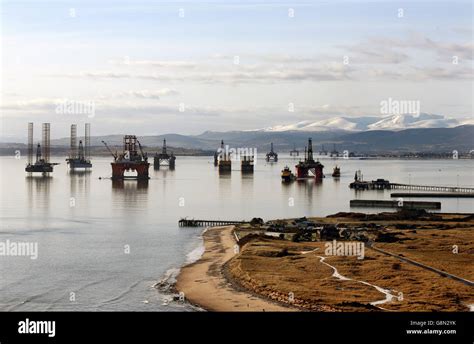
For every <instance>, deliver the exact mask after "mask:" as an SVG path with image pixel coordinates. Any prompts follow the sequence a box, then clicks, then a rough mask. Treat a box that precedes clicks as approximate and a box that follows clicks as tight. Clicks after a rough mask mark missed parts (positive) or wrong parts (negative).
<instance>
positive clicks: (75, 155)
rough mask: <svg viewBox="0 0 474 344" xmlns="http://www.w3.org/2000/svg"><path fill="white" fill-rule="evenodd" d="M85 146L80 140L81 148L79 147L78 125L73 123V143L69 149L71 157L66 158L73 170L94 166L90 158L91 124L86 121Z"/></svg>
mask: <svg viewBox="0 0 474 344" xmlns="http://www.w3.org/2000/svg"><path fill="white" fill-rule="evenodd" d="M84 141H85V146H84V145H83V144H82V140H79V148H78V147H77V125H76V124H71V143H70V149H69V158H68V159H66V161H67V163H68V165H69V168H70V169H71V170H76V169H86V170H87V169H88V168H91V167H92V163H91V161H90V158H89V151H90V148H89V146H90V124H89V123H86V125H85V131H84Z"/></svg>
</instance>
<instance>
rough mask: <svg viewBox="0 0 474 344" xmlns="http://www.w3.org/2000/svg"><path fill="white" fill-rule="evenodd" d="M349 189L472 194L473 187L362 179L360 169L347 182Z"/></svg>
mask: <svg viewBox="0 0 474 344" xmlns="http://www.w3.org/2000/svg"><path fill="white" fill-rule="evenodd" d="M349 187H350V188H351V189H355V190H397V189H398V190H418V191H435V192H445V193H465V194H468V193H469V194H474V188H469V187H464V186H440V185H416V184H402V183H392V182H390V181H389V180H387V179H382V178H379V179H377V180H372V181H365V180H363V179H362V174H361V172H360V171H357V172H356V175H355V177H354V181H353V182H352V183H350V184H349Z"/></svg>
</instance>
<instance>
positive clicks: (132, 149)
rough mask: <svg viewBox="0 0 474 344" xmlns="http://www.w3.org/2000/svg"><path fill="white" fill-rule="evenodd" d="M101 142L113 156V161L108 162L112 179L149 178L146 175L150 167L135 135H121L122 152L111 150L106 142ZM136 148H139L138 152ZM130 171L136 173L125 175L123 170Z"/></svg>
mask: <svg viewBox="0 0 474 344" xmlns="http://www.w3.org/2000/svg"><path fill="white" fill-rule="evenodd" d="M102 143H103V144H104V145H105V147H106V148H107V149H108V151H109V152H110V154H112V156H113V157H114V161H113V162H111V163H110V165H111V166H112V180H124V179H136V180H148V179H150V177H149V176H148V169H149V167H150V163H149V162H148V156H147V154H146V153H144V152H143V149H142V146H141V144H140V141H138V139H137V137H136V136H135V135H125V136H124V137H123V152H122V154H117V152H115V153H114V152H112V150H111V149H110V148H109V146H108V145H107V143H106V142H104V141H102ZM137 148H138V149H137ZM138 150H140V152H138ZM130 171H134V172H136V175H131V176H129V175H125V172H130Z"/></svg>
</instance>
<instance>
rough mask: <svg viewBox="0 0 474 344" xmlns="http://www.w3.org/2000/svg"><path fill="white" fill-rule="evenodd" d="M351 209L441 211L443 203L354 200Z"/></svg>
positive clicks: (351, 202)
mask: <svg viewBox="0 0 474 344" xmlns="http://www.w3.org/2000/svg"><path fill="white" fill-rule="evenodd" d="M350 206H351V207H371V208H401V209H441V202H425V201H403V202H400V201H398V200H372V199H353V200H351V201H350Z"/></svg>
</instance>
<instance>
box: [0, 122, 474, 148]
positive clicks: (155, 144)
mask: <svg viewBox="0 0 474 344" xmlns="http://www.w3.org/2000/svg"><path fill="white" fill-rule="evenodd" d="M309 137H311V138H312V139H313V148H314V150H315V151H319V150H321V149H322V146H323V145H324V148H325V150H328V151H330V150H332V149H333V146H334V145H335V146H336V149H337V150H338V151H340V152H342V151H343V150H348V151H350V152H355V153H362V154H364V153H397V152H431V153H446V152H452V151H453V150H457V151H459V152H469V151H471V150H473V149H474V125H462V126H458V127H455V128H417V129H405V130H399V131H392V130H370V131H361V132H350V131H343V130H337V131H335V130H334V131H322V132H307V131H270V132H267V131H229V132H215V131H206V132H204V133H202V134H200V135H189V136H188V135H180V134H165V135H156V136H139V137H138V138H139V140H140V142H141V143H142V145H143V146H144V147H145V150H146V151H148V152H150V153H151V152H156V151H158V150H160V149H161V146H162V143H163V139H166V140H167V144H168V146H170V147H174V148H172V149H174V152H175V153H176V154H186V155H203V154H211V153H212V152H213V151H215V150H216V149H217V148H218V147H219V146H220V141H221V140H222V139H223V140H224V142H225V144H226V145H229V146H230V147H235V148H238V147H249V148H257V150H258V151H259V152H262V153H263V152H267V151H269V150H270V143H271V142H273V144H274V148H275V150H276V151H277V152H288V151H290V150H292V149H293V148H294V147H296V148H297V149H299V150H301V151H303V150H304V146H305V145H306V144H307V142H308V138H309ZM102 140H104V141H106V142H107V144H108V145H109V146H110V147H111V148H112V149H114V150H115V149H118V150H120V148H121V146H122V140H123V135H108V136H100V137H98V136H94V137H91V145H92V147H93V148H92V152H93V153H94V154H96V153H97V154H101V155H102V154H106V151H105V149H104V147H103V144H102V142H101V141H102ZM51 145H52V148H53V150H55V151H65V152H66V151H67V147H68V145H69V138H62V139H57V140H51ZM14 147H21V148H22V149H25V147H26V146H25V145H24V144H16V143H0V153H2V154H4V155H5V152H6V151H8V154H11V151H12V149H14Z"/></svg>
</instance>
